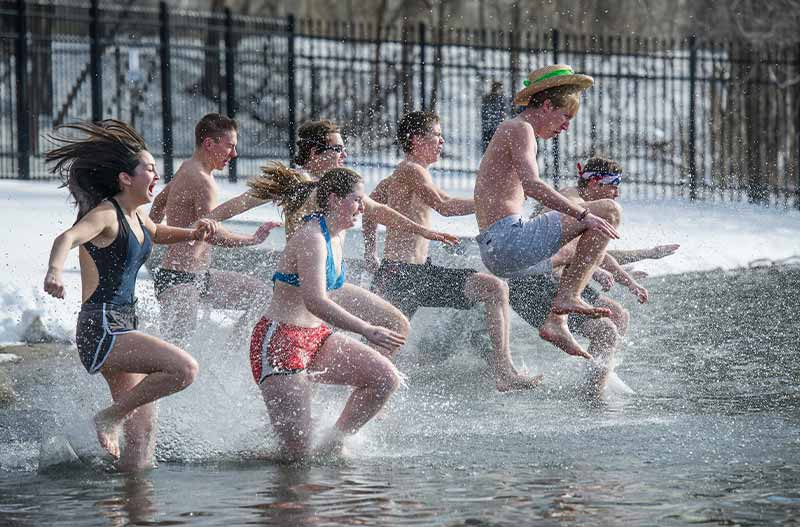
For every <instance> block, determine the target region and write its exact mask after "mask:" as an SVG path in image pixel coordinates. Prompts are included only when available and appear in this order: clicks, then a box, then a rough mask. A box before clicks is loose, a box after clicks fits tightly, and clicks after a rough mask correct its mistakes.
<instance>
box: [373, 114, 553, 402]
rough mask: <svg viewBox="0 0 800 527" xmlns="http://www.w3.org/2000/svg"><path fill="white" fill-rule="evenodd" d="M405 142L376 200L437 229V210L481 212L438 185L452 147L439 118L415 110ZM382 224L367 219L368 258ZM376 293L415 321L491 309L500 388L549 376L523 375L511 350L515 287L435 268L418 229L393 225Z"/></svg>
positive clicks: (402, 132)
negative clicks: (446, 149) (439, 165)
mask: <svg viewBox="0 0 800 527" xmlns="http://www.w3.org/2000/svg"><path fill="white" fill-rule="evenodd" d="M397 138H398V141H399V143H400V145H401V146H402V148H403V150H404V151H405V159H404V160H403V161H401V162H400V164H399V165H398V166H397V168H396V169H395V171H394V172H393V173H392V175H391V176H389V177H388V178H386V179H385V180H383V181H381V182H380V184H379V185H378V186H377V188H376V189H375V191H374V192H373V193H372V194H371V196H370V197H371V198H372V199H373V200H375V201H377V202H379V203H385V204H387V205H389V206H390V207H392V208H393V209H395V210H397V211H398V212H400V213H401V214H403V215H405V216H407V217H408V218H410V219H412V220H413V221H415V222H417V223H419V224H420V225H424V226H426V227H429V226H430V215H431V210H435V211H436V212H438V213H439V214H442V215H444V216H465V215H468V214H473V213H474V212H475V205H474V202H473V200H472V199H460V198H451V197H450V196H448V195H447V194H445V193H444V192H443V191H442V190H441V189H439V188H438V187H437V186H436V185H435V184H434V182H433V179H432V178H431V175H430V173H429V172H428V167H429V166H430V165H432V164H433V163H435V162H436V161H438V159H439V156H440V154H441V152H442V147H443V146H444V138H443V137H442V129H441V125H440V123H439V117H438V116H437V115H436V114H434V113H430V112H411V113H409V114H408V115H406V116H404V117H403V118H402V119H401V120H400V122H399V123H398V125H397ZM375 229H376V225H375V223H374V222H372V221H370V218H369V216H366V217H365V220H364V237H365V240H366V244H365V247H366V253H365V259H366V260H367V261H372V260H374V259H375ZM373 290H374V291H375V292H376V293H378V294H379V295H381V296H383V297H384V298H385V299H386V300H388V301H389V302H391V303H392V304H394V305H395V306H397V307H398V308H399V309H400V310H401V311H403V312H404V313H405V314H406V315H407V316H408V317H409V318H410V317H411V316H412V315H413V314H414V312H415V311H416V310H417V308H419V307H449V308H455V309H469V308H471V307H472V306H474V305H475V304H478V303H483V304H485V306H486V316H487V322H488V324H487V326H488V330H489V334H490V336H491V338H492V347H493V348H494V361H493V362H494V369H495V371H494V376H495V383H496V386H497V389H498V390H500V391H506V390H514V389H529V388H533V387H535V386H537V385H538V384H539V383H540V381H541V377H528V376H525V375H521V374H519V373H517V371H516V370H515V369H514V365H513V363H512V361H511V353H510V350H509V340H508V339H509V337H508V335H509V307H508V286H506V284H505V282H503V281H502V280H500V279H498V278H496V277H494V276H491V275H488V274H485V273H479V272H477V271H476V270H475V269H450V268H446V267H440V266H438V265H434V264H433V263H431V261H430V259H429V257H428V240H426V239H424V238H422V237H421V236H418V235H416V234H413V233H410V232H404V231H400V230H399V229H393V228H391V227H390V228H388V229H387V233H386V243H385V246H384V253H383V262H382V263H381V264H380V267H379V268H378V270H377V271H376V273H375V278H374V282H373Z"/></svg>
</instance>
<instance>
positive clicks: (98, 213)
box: [78, 200, 117, 225]
mask: <svg viewBox="0 0 800 527" xmlns="http://www.w3.org/2000/svg"><path fill="white" fill-rule="evenodd" d="M87 221H88V222H93V223H103V224H108V225H110V224H112V223H113V224H116V221H117V209H116V208H115V207H114V205H112V204H111V202H110V201H108V200H105V201H103V202H102V203H100V204H99V205H98V206H96V207H95V208H93V209H92V210H90V211H89V212H87V213H86V215H85V216H84V217H83V218H81V219H80V221H79V222H78V223H82V222H87Z"/></svg>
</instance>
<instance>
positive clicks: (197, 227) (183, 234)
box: [144, 218, 218, 245]
mask: <svg viewBox="0 0 800 527" xmlns="http://www.w3.org/2000/svg"><path fill="white" fill-rule="evenodd" d="M144 228H145V229H147V230H148V231H149V232H150V236H152V237H153V243H156V244H163V245H169V244H172V243H180V242H191V241H198V240H204V241H207V240H208V239H209V238H211V237H213V236H214V234H215V233H216V231H217V228H218V225H217V222H216V221H211V220H206V219H201V220H198V221H197V222H195V224H194V226H193V227H192V228H191V229H184V228H182V227H171V226H169V225H166V224H164V223H154V222H153V220H151V219H150V218H145V221H144Z"/></svg>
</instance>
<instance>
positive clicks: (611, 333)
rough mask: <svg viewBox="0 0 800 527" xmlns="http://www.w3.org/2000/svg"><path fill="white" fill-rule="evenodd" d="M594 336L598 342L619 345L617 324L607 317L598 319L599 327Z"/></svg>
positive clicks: (605, 344) (609, 345) (611, 345)
mask: <svg viewBox="0 0 800 527" xmlns="http://www.w3.org/2000/svg"><path fill="white" fill-rule="evenodd" d="M593 338H594V340H596V341H597V343H598V344H602V345H604V346H608V347H614V346H616V345H617V341H618V340H619V333H618V332H617V326H616V325H615V324H614V322H612V321H611V320H609V319H607V318H603V319H599V320H598V321H597V327H596V329H595V330H594V335H593Z"/></svg>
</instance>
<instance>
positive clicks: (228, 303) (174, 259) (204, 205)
mask: <svg viewBox="0 0 800 527" xmlns="http://www.w3.org/2000/svg"><path fill="white" fill-rule="evenodd" d="M237 130H238V125H237V123H236V121H234V120H233V119H230V118H228V117H226V116H224V115H219V114H208V115H205V116H203V117H202V118H201V119H200V120H199V121H198V123H197V125H196V126H195V150H194V153H193V154H192V157H191V159H187V160H186V161H184V162H183V163H182V164H181V166H180V168H179V169H178V171H177V173H176V174H175V177H174V178H173V179H172V181H171V182H170V183H169V184H168V185H167V186H166V187H164V189H163V190H162V191H161V193H160V194H159V195H158V196H157V197H156V199H155V201H154V203H153V207H152V208H151V209H150V219H152V220H153V221H154V222H155V223H161V222H162V220H163V219H164V217H165V216H166V220H167V224H168V225H172V226H177V227H185V226H187V225H191V224H193V223H194V222H196V221H197V220H199V219H200V218H202V217H204V216H205V215H206V214H208V213H209V212H211V211H212V210H213V209H214V208H215V207H216V206H217V205H218V203H217V199H218V194H219V189H218V188H217V184H216V182H215V181H214V175H213V172H214V171H215V170H223V169H224V168H225V167H226V166H227V164H228V163H229V162H230V161H231V160H232V159H234V158H236V156H237V155H238V152H237V150H236V147H237V141H238V132H237ZM278 225H280V224H279V223H276V222H266V223H264V224H262V225H261V226H260V227H259V228H258V229H257V230H256V232H255V233H254V234H252V235H249V236H248V235H241V234H237V233H233V232H230V231H227V230H225V229H223V228H220V230H219V232H218V233H217V235H216V236H215V237H213V238H211V239H209V240H207V241H202V242H193V243H179V244H176V245H174V246H172V247H170V248H169V249H168V250H167V252H166V254H165V255H164V258H163V259H162V261H161V266H160V268H158V269H156V270H155V271H154V272H153V285H154V287H155V292H156V298H157V299H158V302H159V304H160V306H161V328H162V334H164V335H165V337H167V338H168V339H169V340H170V341H174V342H177V343H180V344H181V345H187V344H188V342H189V339H190V338H191V336H192V334H193V333H194V330H195V327H196V324H197V310H198V307H199V305H200V304H205V305H210V306H211V307H214V308H217V309H236V310H240V311H243V312H244V313H243V315H242V319H243V320H242V321H240V324H238V326H239V327H242V328H244V327H247V325H248V324H245V323H243V321H244V319H247V318H248V317H249V318H255V310H256V309H257V306H260V305H263V303H264V302H265V301H266V300H267V299H269V296H270V288H269V286H268V285H267V284H265V283H264V282H263V281H261V280H259V279H257V278H255V277H253V276H249V275H247V274H244V273H237V272H234V271H223V270H219V269H211V268H210V260H211V246H212V245H216V246H223V247H243V246H251V245H258V244H260V243H262V242H263V241H264V240H265V239H266V238H267V236H269V233H270V231H271V230H272V229H273V228H275V227H276V226H278Z"/></svg>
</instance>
